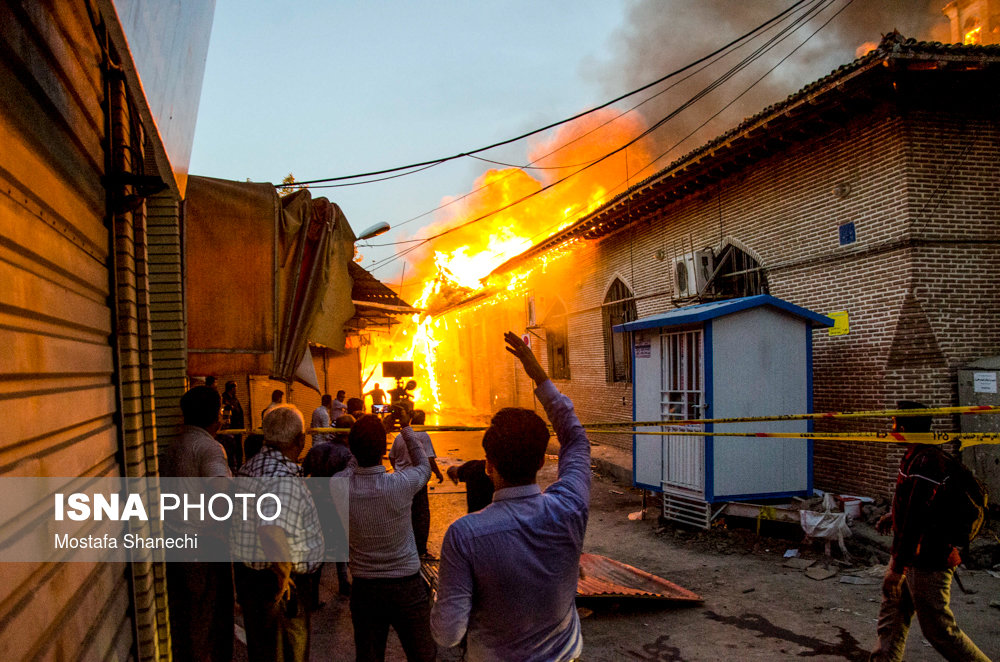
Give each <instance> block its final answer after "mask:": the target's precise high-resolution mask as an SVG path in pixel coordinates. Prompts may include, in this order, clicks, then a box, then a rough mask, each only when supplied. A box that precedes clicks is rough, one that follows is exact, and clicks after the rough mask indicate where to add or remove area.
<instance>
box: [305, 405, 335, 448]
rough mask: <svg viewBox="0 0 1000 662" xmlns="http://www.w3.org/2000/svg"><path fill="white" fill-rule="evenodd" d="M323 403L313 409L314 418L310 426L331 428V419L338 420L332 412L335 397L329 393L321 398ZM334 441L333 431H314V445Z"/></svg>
mask: <svg viewBox="0 0 1000 662" xmlns="http://www.w3.org/2000/svg"><path fill="white" fill-rule="evenodd" d="M320 402H321V403H322V404H320V406H319V407H316V409H314V410H313V413H312V420H310V421H309V427H311V428H330V427H333V426H332V425H331V424H330V421H332V420H336V419H334V418H332V416H331V414H330V404H331V403H332V402H333V398H331V397H330V394H329V393H327V394H326V395H324V396H323V398H322V399H321V400H320ZM330 441H333V433H332V432H313V446H315V445H317V444H325V443H327V442H330Z"/></svg>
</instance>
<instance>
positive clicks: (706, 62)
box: [304, 0, 821, 246]
mask: <svg viewBox="0 0 1000 662" xmlns="http://www.w3.org/2000/svg"><path fill="white" fill-rule="evenodd" d="M814 1H816V2H819V1H821V0H814ZM761 33H762V31H761ZM748 34H749V33H748ZM757 36H759V34H754V35H753V38H756V37H757ZM745 41H749V40H745ZM740 47H742V45H741V46H740ZM716 55H717V56H718V57H717V58H716V59H715V60H713V61H709V59H710V58H709V59H704V62H703V66H701V67H700V68H699V69H696V70H695V71H692V72H691V73H689V74H688V75H687V76H685V77H684V78H682V79H680V80H678V81H676V82H674V83H673V84H671V85H669V86H667V87H666V88H664V89H663V90H660V91H659V92H657V93H655V94H653V95H651V96H649V97H647V98H646V99H644V100H642V101H640V102H639V103H637V104H635V105H634V106H631V107H630V108H628V109H627V110H624V111H622V112H621V113H619V114H618V115H616V116H615V117H613V118H611V119H609V120H607V121H605V122H603V123H601V124H600V125H598V126H596V127H594V128H593V129H590V130H589V131H587V132H585V133H583V134H581V135H580V136H577V137H576V138H574V139H573V140H570V141H568V142H566V143H563V144H561V145H559V146H558V147H556V148H555V149H553V150H551V151H549V152H547V153H546V154H543V155H542V156H540V157H538V158H536V159H534V160H533V161H531V162H529V164H526V165H520V164H512V163H506V162H503V161H496V160H492V159H487V158H484V157H480V156H476V155H470V157H471V158H474V159H478V160H481V161H484V162H487V163H493V164H495V165H500V166H504V167H508V168H516V169H518V170H550V169H566V168H573V167H583V166H587V165H591V164H593V163H594V162H595V161H597V159H594V160H591V161H587V162H582V163H578V164H573V165H567V166H554V167H551V168H549V167H543V166H534V165H533V164H534V163H538V162H540V161H542V160H543V159H546V158H548V157H549V156H552V155H553V154H555V153H557V152H559V151H560V150H562V149H565V148H566V147H568V146H570V145H572V144H574V143H575V142H578V141H580V140H583V139H584V138H586V137H587V136H590V135H591V134H593V133H595V132H597V131H599V130H601V129H602V128H604V127H606V126H608V125H609V124H611V123H612V122H615V121H617V120H619V119H620V118H622V117H623V116H625V115H627V114H628V113H630V112H632V111H634V110H636V109H637V108H639V107H641V106H642V105H644V104H646V103H649V102H650V101H652V100H653V99H655V98H657V97H659V96H660V95H662V94H665V93H667V92H669V91H670V90H672V89H673V88H674V87H676V86H677V85H680V84H681V83H683V82H685V81H687V80H689V79H691V78H692V77H694V76H695V75H697V74H699V73H701V72H702V71H704V70H705V69H707V68H708V67H710V66H712V65H713V64H715V62H717V61H718V60H720V59H722V58H723V57H725V55H720V54H719V51H716ZM428 167H430V166H428ZM647 167H648V166H647ZM423 169H426V168H423ZM407 174H409V173H407ZM515 174H516V171H512V172H510V173H505V174H504V175H503V176H501V177H500V178H499V179H494V180H492V181H490V182H488V183H486V184H484V185H482V186H479V187H477V188H475V189H473V190H471V191H469V192H467V193H465V194H463V195H461V196H459V197H457V198H452V199H450V200H449V201H448V202H445V203H443V204H440V205H438V206H437V207H434V208H433V209H430V210H428V211H425V212H422V213H420V214H417V215H416V216H412V217H410V218H408V219H406V220H404V221H400V222H395V223H392V227H393V228H394V229H395V228H399V227H402V226H404V225H407V224H408V223H412V222H414V221H417V220H419V219H421V218H424V217H426V216H429V215H431V214H433V213H434V212H437V211H440V210H442V209H444V208H446V207H449V206H451V205H454V204H457V203H459V202H461V201H462V200H465V199H466V198H469V197H471V196H473V195H475V194H476V193H479V192H480V191H484V190H486V189H488V188H490V187H492V186H495V185H497V184H499V183H501V182H503V181H504V180H506V179H507V178H509V177H511V176H513V175H515ZM392 178H394V177H391V178H385V179H392ZM370 181H371V182H376V181H382V180H370ZM362 183H364V182H362ZM348 185H350V184H337V185H318V186H315V185H314V186H310V187H304V188H337V187H340V186H348ZM396 243H413V240H404V241H399V242H388V243H384V244H369V245H371V246H392V245H395V244H396Z"/></svg>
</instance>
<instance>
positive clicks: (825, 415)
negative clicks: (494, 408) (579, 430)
mask: <svg viewBox="0 0 1000 662" xmlns="http://www.w3.org/2000/svg"><path fill="white" fill-rule="evenodd" d="M951 414H1000V406H995V405H975V406H971V407H935V408H933V409H886V410H875V411H851V412H841V411H828V412H821V413H816V414H781V415H777V416H742V417H737V418H690V419H684V420H670V421H634V422H632V423H588V424H587V425H586V426H585V427H588V428H595V429H596V428H602V427H618V428H620V427H622V426H623V425H635V426H640V425H692V424H695V423H755V422H761V421H803V420H818V419H833V418H885V417H889V416H895V417H898V418H903V417H908V416H949V415H951Z"/></svg>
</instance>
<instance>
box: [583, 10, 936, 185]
mask: <svg viewBox="0 0 1000 662" xmlns="http://www.w3.org/2000/svg"><path fill="white" fill-rule="evenodd" d="M792 4H793V2H792V0H753V1H752V2H736V1H734V0H636V1H635V2H633V3H632V4H631V6H630V8H629V10H628V12H627V18H626V21H625V25H624V26H623V27H622V28H621V29H620V30H619V31H618V32H617V34H616V35H615V36H614V37H613V39H612V42H611V53H610V56H609V58H608V60H607V61H605V62H603V63H599V64H593V63H592V64H591V66H589V67H588V70H589V72H590V75H592V76H595V77H596V78H597V79H598V82H599V83H600V85H601V86H602V88H603V89H604V91H605V94H606V95H607V96H614V95H617V94H620V93H622V92H623V91H626V90H630V89H634V88H637V87H639V86H641V85H643V84H645V83H648V82H650V81H652V80H655V79H657V78H659V77H660V76H663V75H664V74H666V73H668V72H671V71H674V70H676V69H678V68H680V67H681V66H683V65H685V64H687V63H689V62H692V61H694V60H695V59H698V58H700V57H702V56H703V55H706V54H708V53H710V52H711V51H713V50H715V49H716V48H718V47H719V46H721V45H722V44H724V43H726V42H728V41H731V40H732V39H734V38H736V37H738V36H739V35H742V34H744V33H745V32H748V31H749V30H750V29H752V28H754V27H756V26H757V25H760V24H761V23H763V22H764V21H765V20H767V19H768V18H770V17H772V16H774V15H776V14H778V13H779V12H780V11H782V10H783V9H785V8H787V7H790V6H791V5H792ZM812 4H813V3H812V2H808V3H805V5H804V6H810V5H812ZM845 4H847V3H846V0H835V1H834V2H833V3H832V4H831V5H830V7H829V8H828V9H826V10H825V11H823V12H822V13H820V14H819V15H818V16H816V17H815V18H813V19H812V20H810V21H809V22H808V23H807V24H806V25H804V26H802V27H800V28H799V29H798V30H797V31H796V32H795V33H794V34H792V35H791V36H790V37H789V38H788V39H786V40H785V41H783V42H782V43H781V44H779V45H778V46H776V47H775V48H774V50H771V51H770V52H768V53H767V54H766V55H764V56H763V57H761V58H760V59H758V60H757V61H756V62H755V63H754V64H752V65H751V66H750V67H748V68H747V69H746V70H744V71H743V72H741V73H740V74H739V75H737V76H736V77H734V78H733V79H732V80H731V81H729V82H728V83H726V84H724V85H723V86H722V87H721V88H719V89H718V90H716V91H715V92H713V93H711V94H710V95H709V96H708V97H706V98H705V99H703V100H701V101H699V102H698V103H696V104H695V105H694V106H692V107H691V108H689V109H688V110H685V111H683V112H682V113H681V114H680V115H678V116H677V117H676V118H674V119H671V120H669V121H668V122H667V123H666V125H664V127H663V128H661V129H659V130H658V131H657V132H656V133H655V134H654V136H653V139H654V145H653V150H654V152H655V154H656V155H658V156H660V158H659V160H657V161H656V162H655V163H654V164H651V165H650V167H649V169H648V170H647V171H646V172H645V173H644V174H646V175H651V174H653V173H654V172H655V171H656V170H658V169H660V168H663V167H664V166H666V165H667V164H669V163H670V162H671V161H673V160H674V159H676V158H678V157H680V156H682V155H683V154H685V153H687V152H689V151H691V150H692V149H695V148H697V147H698V146H700V145H702V144H704V143H705V142H707V141H708V140H711V139H712V138H714V137H716V136H718V135H721V134H722V133H725V132H726V131H728V130H729V129H731V128H733V127H734V126H736V125H738V124H739V123H740V122H741V121H742V120H744V119H746V118H747V117H750V116H752V115H754V114H756V113H757V112H759V111H761V110H763V109H764V108H766V107H767V106H769V105H771V104H773V103H776V102H779V101H781V100H782V99H784V98H786V97H788V96H789V95H790V94H793V93H794V92H796V91H797V90H799V89H801V88H802V87H803V86H805V85H807V84H809V83H810V82H812V81H815V80H817V79H819V78H822V77H823V76H825V75H827V74H829V73H830V72H831V71H833V70H834V69H836V68H837V67H839V66H841V65H843V64H846V63H848V62H850V61H852V60H854V59H855V57H857V56H858V49H859V48H861V47H863V45H864V44H866V43H867V44H871V45H874V44H877V43H878V42H879V41H880V39H881V37H882V35H883V34H886V33H889V32H892V31H893V30H899V32H901V33H902V34H903V35H904V36H906V37H914V38H917V39H920V40H925V41H947V40H948V39H949V37H950V32H949V24H948V20H947V18H945V16H944V14H943V13H942V12H941V9H942V8H943V7H944V5H945V4H946V0H854V2H852V3H851V4H850V5H848V6H847V8H846V9H844V10H843V11H842V12H841V13H840V14H839V15H838V16H837V17H836V18H834V19H833V20H832V21H831V22H830V23H829V24H828V25H826V27H824V28H823V29H821V30H819V31H818V32H817V33H816V34H815V35H814V36H812V37H810V38H809V39H808V41H806V38H807V37H809V35H811V34H812V33H813V32H815V31H816V30H817V28H819V27H820V25H822V24H823V23H825V22H826V21H827V19H829V18H830V17H831V16H833V14H834V13H835V12H836V11H837V10H839V9H841V8H843V7H844V6H845ZM768 34H769V35H772V34H774V31H772V32H770V33H768ZM803 41H806V43H805V45H803V46H802V47H801V48H800V49H799V50H797V51H796V52H795V53H794V54H792V55H791V56H790V57H788V59H787V60H786V61H785V62H784V63H782V64H780V65H779V66H778V67H777V68H776V69H775V70H774V71H773V72H771V73H769V74H768V75H767V76H765V77H764V78H763V80H761V81H760V82H759V83H757V84H756V85H753V86H752V87H751V84H752V83H753V82H754V81H756V80H757V79H758V78H761V77H762V76H764V74H765V72H767V71H768V70H769V69H770V68H771V67H774V66H775V65H776V64H778V62H779V61H780V60H781V59H782V58H783V57H785V56H786V55H788V54H789V53H790V52H791V51H792V49H794V48H795V47H796V46H798V45H799V44H802V42H803ZM763 42H764V39H757V40H755V41H754V42H753V44H752V45H751V46H750V47H746V48H743V49H741V50H740V51H739V52H738V54H737V55H736V56H729V57H727V58H725V59H724V60H723V61H721V62H719V63H717V64H716V65H714V66H712V67H711V68H709V69H707V70H705V71H703V72H701V73H700V74H698V75H696V76H694V77H693V78H692V79H690V80H688V81H686V82H684V83H681V84H679V85H677V86H676V87H675V88H674V89H672V90H670V91H669V92H667V93H665V94H663V95H661V96H659V97H657V98H656V99H654V100H652V101H650V102H648V103H646V104H644V105H643V106H641V108H640V109H639V112H641V113H642V115H643V116H644V118H645V120H646V123H647V124H650V125H651V124H653V123H655V122H657V121H659V120H660V119H661V118H663V117H666V116H667V115H668V114H669V113H671V112H673V111H675V110H676V109H677V108H678V107H679V106H680V105H681V104H682V103H683V102H685V101H686V100H688V99H690V98H691V97H692V96H693V95H695V94H696V93H697V92H699V91H700V90H702V89H703V88H704V87H705V86H706V85H708V84H710V83H711V82H712V81H715V80H717V79H718V78H719V77H720V76H722V75H723V74H724V73H725V72H726V70H727V69H729V68H730V67H732V66H733V65H734V64H736V62H737V61H738V60H740V59H742V58H743V57H745V56H746V55H748V54H749V53H750V52H751V51H753V50H754V49H755V48H757V47H758V46H759V45H761V44H762V43H763ZM657 89H662V87H661V88H657ZM647 94H648V93H647ZM740 94H742V96H740V97H739V98H738V99H736V98H737V96H738V95H740ZM643 98H645V95H643ZM734 99H736V100H735V101H734ZM730 102H732V105H731V106H729V107H728V108H725V109H724V107H725V106H726V105H727V104H729V103H730ZM627 103H628V102H627ZM632 103H635V101H632ZM717 112H718V113H720V114H719V115H718V116H717V117H715V118H714V119H712V116H713V115H715V114H716V113H717ZM705 122H708V123H707V125H705V126H704V127H702V126H701V125H702V124H703V123H705ZM691 133H694V135H693V136H691V137H690V138H686V137H687V136H688V135H689V134H691ZM661 155H662V156H661Z"/></svg>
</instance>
